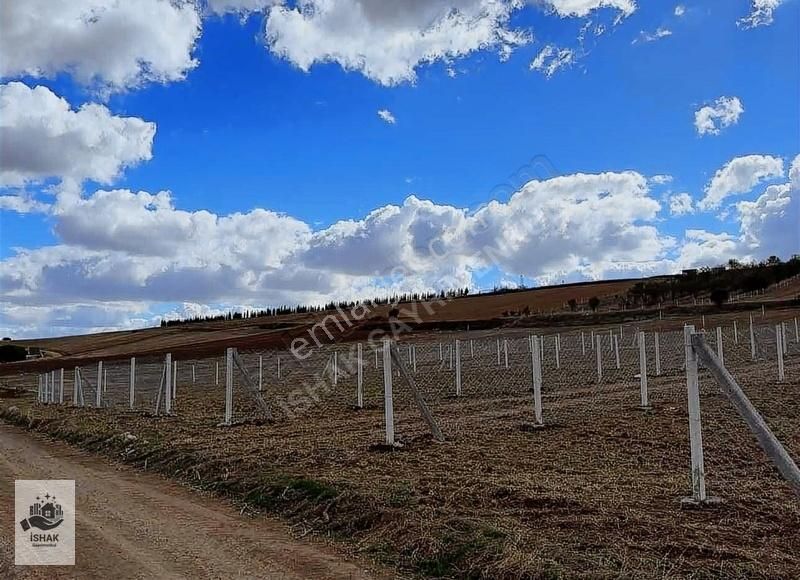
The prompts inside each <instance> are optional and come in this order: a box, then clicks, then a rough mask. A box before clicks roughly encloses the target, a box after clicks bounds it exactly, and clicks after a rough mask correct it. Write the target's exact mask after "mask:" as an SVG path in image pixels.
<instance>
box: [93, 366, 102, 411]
mask: <svg viewBox="0 0 800 580" xmlns="http://www.w3.org/2000/svg"><path fill="white" fill-rule="evenodd" d="M102 396H103V361H100V362H98V363H97V389H96V391H95V396H94V406H95V407H98V408H99V407H100V405H101V404H102Z"/></svg>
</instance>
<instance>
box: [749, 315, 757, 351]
mask: <svg viewBox="0 0 800 580" xmlns="http://www.w3.org/2000/svg"><path fill="white" fill-rule="evenodd" d="M750 358H751V359H753V360H756V333H755V330H754V329H753V315H752V314H751V315H750Z"/></svg>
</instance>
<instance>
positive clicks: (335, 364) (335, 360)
mask: <svg viewBox="0 0 800 580" xmlns="http://www.w3.org/2000/svg"><path fill="white" fill-rule="evenodd" d="M333 384H334V385H338V384H339V352H338V351H333Z"/></svg>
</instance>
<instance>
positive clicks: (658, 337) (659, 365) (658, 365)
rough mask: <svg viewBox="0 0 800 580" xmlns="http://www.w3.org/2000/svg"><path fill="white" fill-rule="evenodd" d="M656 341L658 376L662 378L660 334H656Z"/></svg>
mask: <svg viewBox="0 0 800 580" xmlns="http://www.w3.org/2000/svg"><path fill="white" fill-rule="evenodd" d="M655 341H656V376H657V377H660V376H661V337H660V336H659V334H658V333H657V332H656V335H655Z"/></svg>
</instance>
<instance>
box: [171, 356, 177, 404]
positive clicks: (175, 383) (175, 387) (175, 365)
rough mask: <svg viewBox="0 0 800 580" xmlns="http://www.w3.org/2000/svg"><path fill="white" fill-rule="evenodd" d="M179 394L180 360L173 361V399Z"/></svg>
mask: <svg viewBox="0 0 800 580" xmlns="http://www.w3.org/2000/svg"><path fill="white" fill-rule="evenodd" d="M177 396H178V361H173V363H172V400H173V401H174V400H175V398H176V397H177Z"/></svg>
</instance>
